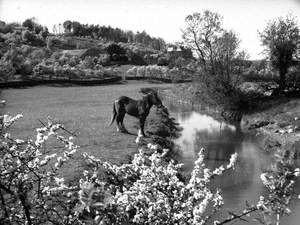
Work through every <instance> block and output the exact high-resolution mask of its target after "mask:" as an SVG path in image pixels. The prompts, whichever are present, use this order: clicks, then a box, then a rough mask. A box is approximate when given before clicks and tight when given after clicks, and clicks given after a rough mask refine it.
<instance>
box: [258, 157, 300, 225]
mask: <svg viewBox="0 0 300 225" xmlns="http://www.w3.org/2000/svg"><path fill="white" fill-rule="evenodd" d="M299 175H300V170H299V168H293V161H292V160H290V159H287V158H286V157H285V156H284V155H283V154H282V153H281V154H278V153H277V154H275V162H274V163H273V164H272V167H271V169H270V170H269V171H266V172H265V173H262V174H261V176H260V178H261V180H262V182H263V184H264V186H265V187H266V188H267V190H268V196H267V197H265V198H264V197H261V204H260V208H261V210H262V212H263V213H262V214H263V220H264V221H266V224H273V223H272V221H274V220H275V221H276V222H277V223H276V224H279V223H280V217H282V216H285V215H289V214H290V213H291V210H290V208H289V205H290V201H291V200H292V197H293V194H294V187H295V180H296V178H297V177H299Z"/></svg>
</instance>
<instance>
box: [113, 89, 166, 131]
mask: <svg viewBox="0 0 300 225" xmlns="http://www.w3.org/2000/svg"><path fill="white" fill-rule="evenodd" d="M142 93H145V92H143V90H142ZM153 105H155V106H157V107H163V104H162V102H161V100H160V99H159V97H158V96H157V92H155V91H151V92H149V90H148V92H147V94H146V95H145V96H143V98H142V99H140V100H134V99H132V98H129V97H126V96H121V97H120V98H118V99H117V100H115V102H114V105H113V116H112V119H111V122H110V125H111V124H112V123H113V122H114V120H115V119H116V121H117V126H118V131H121V132H127V133H128V131H127V130H126V128H125V126H124V123H123V120H124V116H125V114H126V113H127V114H129V115H131V116H134V117H136V118H138V119H139V122H140V132H141V134H142V135H143V136H146V135H145V133H144V125H145V121H146V118H147V116H148V114H149V112H150V109H151V107H152V106H153ZM110 125H109V126H110Z"/></svg>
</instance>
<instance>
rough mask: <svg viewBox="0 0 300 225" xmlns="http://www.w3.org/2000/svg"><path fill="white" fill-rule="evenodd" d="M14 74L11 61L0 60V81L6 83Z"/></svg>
mask: <svg viewBox="0 0 300 225" xmlns="http://www.w3.org/2000/svg"><path fill="white" fill-rule="evenodd" d="M15 73H16V70H15V68H14V67H13V63H12V61H6V60H0V79H1V80H3V81H7V80H8V79H9V78H10V77H12V76H13V75H14V74H15Z"/></svg>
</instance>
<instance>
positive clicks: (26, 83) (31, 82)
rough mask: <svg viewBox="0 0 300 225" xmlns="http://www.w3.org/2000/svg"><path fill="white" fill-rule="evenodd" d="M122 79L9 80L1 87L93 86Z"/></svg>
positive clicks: (2, 83) (0, 86)
mask: <svg viewBox="0 0 300 225" xmlns="http://www.w3.org/2000/svg"><path fill="white" fill-rule="evenodd" d="M121 80H122V77H120V76H115V77H110V78H103V79H90V80H81V79H53V80H48V79H47V80H15V81H8V82H1V83H0V88H17V87H26V86H37V85H48V84H75V85H83V86H85V85H86V86H92V85H101V84H111V83H115V82H119V81H121Z"/></svg>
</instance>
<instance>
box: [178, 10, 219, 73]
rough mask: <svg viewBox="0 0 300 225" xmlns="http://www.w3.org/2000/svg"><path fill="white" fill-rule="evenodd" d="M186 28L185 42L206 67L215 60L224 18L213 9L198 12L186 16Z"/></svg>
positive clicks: (184, 33) (184, 32)
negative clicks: (216, 45) (216, 46)
mask: <svg viewBox="0 0 300 225" xmlns="http://www.w3.org/2000/svg"><path fill="white" fill-rule="evenodd" d="M185 22H186V29H185V30H183V31H182V32H183V36H182V37H183V40H184V42H185V44H186V45H187V46H188V47H190V48H191V49H192V50H194V51H195V52H196V53H197V55H198V58H199V61H200V62H201V64H202V65H203V66H204V67H205V66H207V64H209V61H212V60H213V56H214V54H213V50H214V48H213V47H214V46H213V45H214V44H215V43H216V40H217V38H218V36H220V35H221V33H222V31H223V29H222V27H221V22H222V18H221V16H220V15H219V14H218V13H215V12H211V11H208V10H206V11H203V12H202V13H200V12H197V13H193V14H192V15H188V16H187V17H186V18H185Z"/></svg>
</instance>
